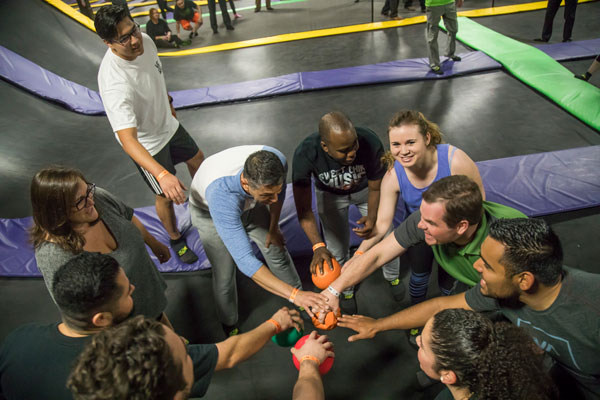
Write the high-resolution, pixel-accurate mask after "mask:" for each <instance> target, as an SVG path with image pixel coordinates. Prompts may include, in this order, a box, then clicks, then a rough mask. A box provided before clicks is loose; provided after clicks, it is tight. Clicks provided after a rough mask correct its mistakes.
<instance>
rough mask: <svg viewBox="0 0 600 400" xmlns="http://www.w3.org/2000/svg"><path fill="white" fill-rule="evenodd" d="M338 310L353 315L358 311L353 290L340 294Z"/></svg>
mask: <svg viewBox="0 0 600 400" xmlns="http://www.w3.org/2000/svg"><path fill="white" fill-rule="evenodd" d="M340 310H341V311H342V314H346V315H354V314H356V312H357V311H358V309H357V307H356V297H355V296H354V292H352V293H348V294H344V293H342V295H341V296H340Z"/></svg>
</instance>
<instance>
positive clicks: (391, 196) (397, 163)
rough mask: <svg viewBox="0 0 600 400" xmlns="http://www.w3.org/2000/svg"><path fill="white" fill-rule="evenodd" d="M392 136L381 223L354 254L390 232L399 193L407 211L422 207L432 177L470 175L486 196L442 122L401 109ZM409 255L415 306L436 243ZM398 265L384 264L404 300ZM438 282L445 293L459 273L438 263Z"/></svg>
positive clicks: (392, 124) (421, 295)
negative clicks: (446, 139)
mask: <svg viewBox="0 0 600 400" xmlns="http://www.w3.org/2000/svg"><path fill="white" fill-rule="evenodd" d="M388 135H389V139H390V151H389V152H388V153H386V154H385V156H384V157H383V159H382V161H383V162H384V163H385V164H387V165H388V171H387V173H386V174H385V176H384V177H383V179H382V181H381V194H380V197H379V208H378V211H377V222H376V224H375V229H373V236H372V237H371V238H369V239H367V240H364V241H363V242H362V243H361V245H360V246H359V248H358V250H357V251H356V253H355V256H360V255H361V254H363V253H364V252H366V251H367V250H369V249H370V248H371V247H373V246H374V245H376V244H377V243H379V241H381V240H382V239H383V238H384V237H385V236H386V235H387V234H388V233H389V232H391V230H392V223H393V220H394V215H395V214H396V205H397V202H398V197H399V196H401V197H402V200H403V202H404V208H405V212H406V216H408V215H410V214H412V213H413V212H415V211H417V210H418V209H419V207H420V206H421V200H422V195H423V192H425V191H426V190H427V189H428V188H429V186H431V184H432V183H433V182H436V181H438V180H440V179H442V178H445V177H447V176H450V175H466V176H468V177H469V178H471V179H472V180H473V181H475V183H477V185H478V186H479V189H480V190H481V193H482V195H483V198H484V200H485V191H484V189H483V183H482V182H481V176H480V175H479V170H478V169H477V166H476V165H475V163H474V162H473V160H471V158H469V156H468V155H467V154H466V153H465V152H463V151H462V150H460V149H458V148H456V147H454V146H452V145H449V144H444V143H443V138H442V133H441V132H440V128H439V126H438V125H437V124H435V123H434V122H431V121H429V120H428V119H427V118H425V116H424V115H423V114H422V113H420V112H419V111H414V110H402V111H399V112H397V113H396V114H395V115H394V116H393V117H392V119H391V120H390V122H389V124H388ZM406 259H407V260H408V262H409V263H410V270H411V274H410V282H409V294H410V298H411V304H413V305H414V304H417V303H420V302H422V301H423V300H425V296H426V294H427V287H428V285H429V277H430V276H431V270H432V263H433V252H432V251H431V247H429V246H428V245H427V244H426V243H422V244H419V245H417V246H413V247H411V248H409V249H408V251H407V255H406ZM399 269H400V268H399V264H398V263H397V262H396V263H392V262H390V263H388V264H386V265H385V266H384V267H383V275H384V277H385V279H386V280H387V281H388V282H390V285H391V286H390V287H391V290H392V294H394V297H395V298H396V300H397V301H401V300H402V298H398V297H403V295H404V291H403V285H401V284H400V281H399V278H398V277H399V273H400V271H399ZM438 283H439V287H440V290H441V292H442V294H444V295H449V294H450V293H451V290H452V287H453V285H454V278H452V277H451V276H450V275H449V274H448V273H446V271H444V270H443V269H442V268H439V269H438ZM396 293H398V295H396ZM418 333H419V330H417V329H414V330H413V331H411V340H412V341H413V342H414V338H416V336H417V335H418Z"/></svg>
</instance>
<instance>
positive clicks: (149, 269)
mask: <svg viewBox="0 0 600 400" xmlns="http://www.w3.org/2000/svg"><path fill="white" fill-rule="evenodd" d="M31 205H32V208H33V227H32V228H31V230H30V234H31V241H32V242H33V246H34V247H35V258H36V261H37V265H38V268H39V269H40V271H41V272H42V275H43V277H44V281H45V282H46V286H47V287H48V290H49V292H50V296H52V298H53V300H54V296H53V295H52V282H53V277H54V273H55V272H56V271H57V270H58V268H59V267H60V266H61V265H63V264H64V263H66V262H67V261H68V260H70V259H71V258H73V257H75V256H76V255H77V254H80V253H82V252H93V253H96V252H97V253H102V254H109V255H110V256H112V257H113V258H115V259H116V260H117V261H118V262H119V265H120V266H121V267H122V268H123V269H124V270H125V273H126V274H127V277H128V278H129V280H130V281H131V283H132V284H133V285H134V286H135V287H136V290H135V291H134V292H133V300H134V311H133V313H134V314H136V315H137V314H142V315H145V316H146V317H149V318H157V319H160V320H161V321H162V322H163V323H165V324H166V325H168V326H171V325H170V323H169V320H168V318H167V317H166V315H165V314H164V312H163V311H164V309H165V307H166V305H167V299H166V297H165V294H164V292H165V289H166V287H167V285H166V283H165V281H164V280H163V279H162V277H161V275H160V273H159V272H158V270H157V268H156V266H155V265H154V262H153V261H152V259H151V258H150V256H149V255H148V252H147V250H146V246H144V243H146V244H147V245H148V246H149V247H150V249H151V250H152V252H153V253H154V255H155V256H156V257H157V258H158V260H159V261H160V262H161V263H163V262H165V261H167V260H169V259H170V257H171V254H170V252H169V248H168V247H167V246H165V245H164V244H162V243H160V242H159V241H158V240H156V238H154V236H152V235H151V234H150V233H149V232H148V231H147V230H146V228H144V226H143V225H142V223H141V222H140V221H139V220H138V219H137V218H136V217H135V216H134V215H133V210H132V209H131V208H129V207H127V206H126V205H125V204H123V203H122V202H121V201H120V200H118V199H117V198H115V197H114V196H113V195H112V194H110V193H109V192H107V191H105V190H103V189H101V188H96V185H95V184H93V183H89V182H88V181H87V180H86V179H85V178H84V176H83V175H82V173H81V172H80V171H78V170H76V169H72V168H66V167H58V166H51V167H47V168H44V169H42V170H41V171H39V172H38V173H37V174H36V175H35V176H34V177H33V179H32V181H31Z"/></svg>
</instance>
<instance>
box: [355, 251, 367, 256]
mask: <svg viewBox="0 0 600 400" xmlns="http://www.w3.org/2000/svg"><path fill="white" fill-rule="evenodd" d="M363 254H365V252H364V251H359V250H357V251H355V252H354V255H355V256H362V255H363Z"/></svg>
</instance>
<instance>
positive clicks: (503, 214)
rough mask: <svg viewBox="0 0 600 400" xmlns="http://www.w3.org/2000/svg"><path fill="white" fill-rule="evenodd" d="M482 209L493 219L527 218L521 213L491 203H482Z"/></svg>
mask: <svg viewBox="0 0 600 400" xmlns="http://www.w3.org/2000/svg"><path fill="white" fill-rule="evenodd" d="M483 209H484V211H485V212H486V213H488V214H489V215H491V216H492V217H495V218H527V216H526V215H525V214H523V213H522V212H521V211H519V210H517V209H514V208H512V207H509V206H505V205H503V204H499V203H494V202H492V201H484V202H483Z"/></svg>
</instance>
